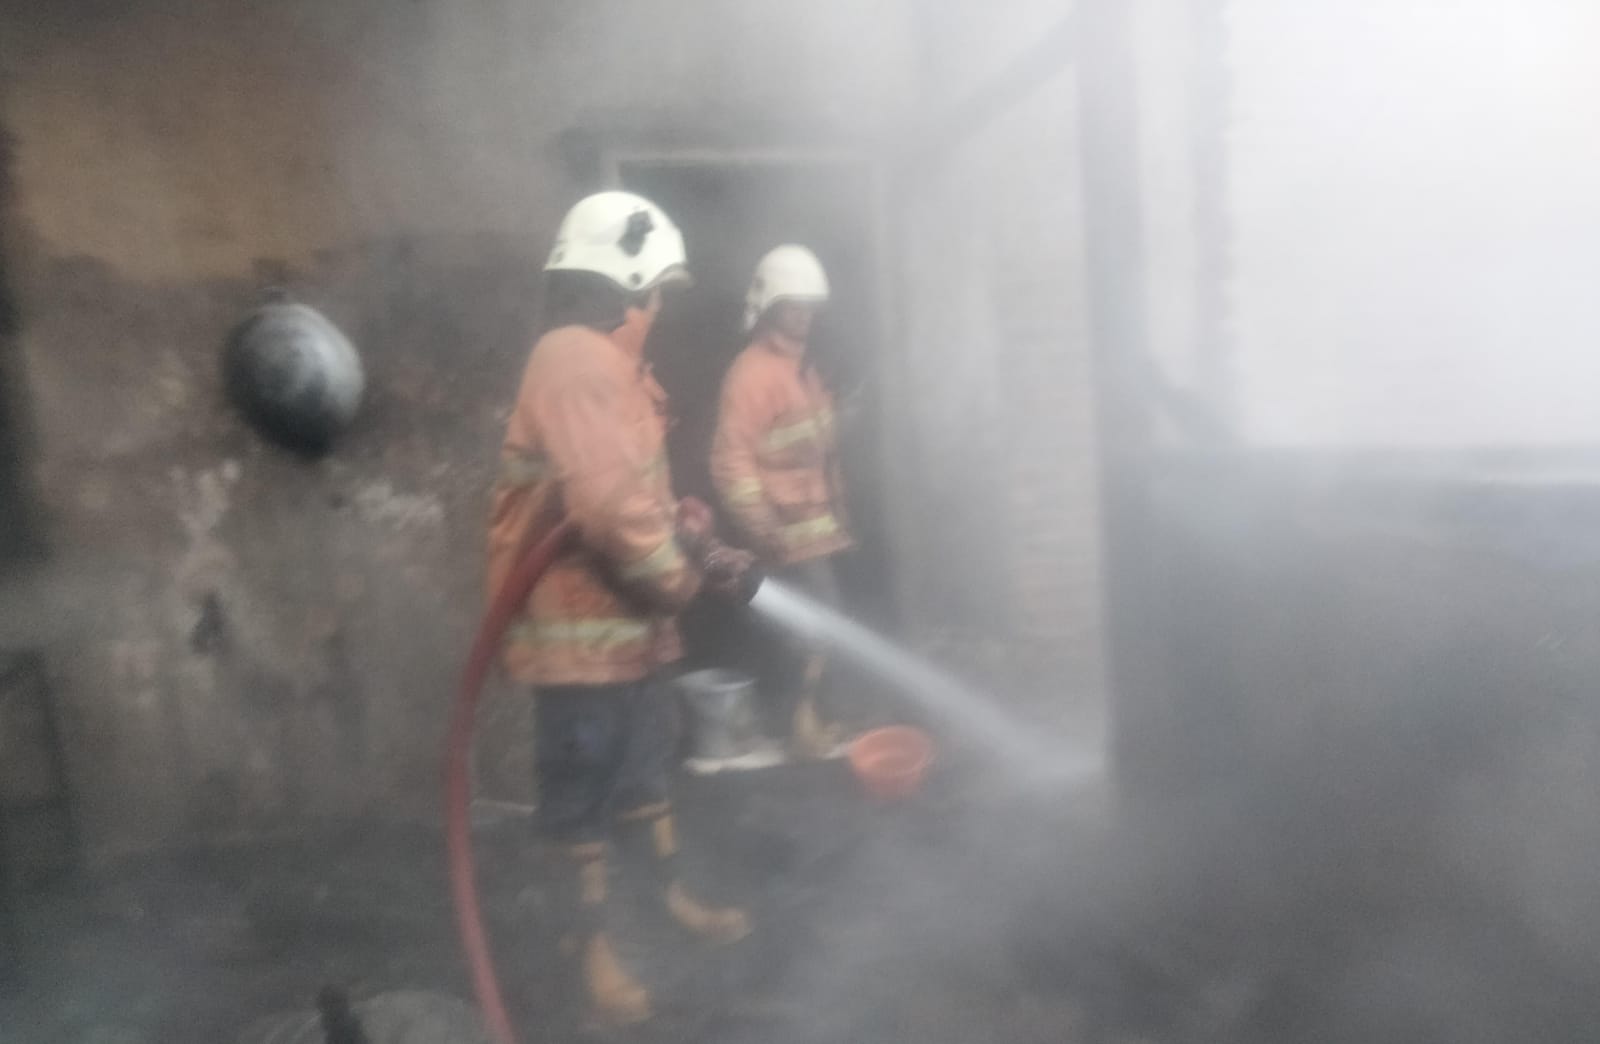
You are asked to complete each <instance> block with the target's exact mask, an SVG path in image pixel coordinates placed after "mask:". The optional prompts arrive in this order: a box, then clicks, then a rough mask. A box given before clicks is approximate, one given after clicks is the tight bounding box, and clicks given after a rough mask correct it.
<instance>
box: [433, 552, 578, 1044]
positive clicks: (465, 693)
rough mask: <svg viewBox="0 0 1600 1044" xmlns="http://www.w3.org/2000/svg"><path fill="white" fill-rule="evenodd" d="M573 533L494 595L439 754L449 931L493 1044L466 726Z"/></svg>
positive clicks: (493, 997) (500, 1007)
mask: <svg viewBox="0 0 1600 1044" xmlns="http://www.w3.org/2000/svg"><path fill="white" fill-rule="evenodd" d="M576 532H577V527H576V526H574V525H573V524H572V522H571V521H563V522H562V523H561V524H560V525H558V526H556V528H555V529H553V530H551V531H550V534H549V535H548V536H546V537H545V538H544V539H543V540H541V541H539V542H538V543H537V544H535V545H533V547H532V548H531V549H529V551H528V552H527V554H525V555H523V556H522V558H521V559H520V560H519V561H518V562H517V564H516V565H515V566H513V567H512V570H511V575H510V576H508V577H507V578H506V581H505V583H504V584H502V585H501V586H500V590H499V592H498V593H496V594H495V596H494V601H493V602H491V603H490V604H489V609H488V611H487V612H485V613H484V614H483V620H482V622H480V623H479V624H478V635H477V637H476V638H474V639H473V642H472V653H471V655H470V656H468V657H467V666H466V669H465V670H463V671H462V672H461V683H460V685H459V686H458V688H457V689H456V702H455V709H454V711H453V712H452V713H451V718H450V739H449V745H448V747H447V748H446V753H445V772H444V822H445V845H446V848H447V850H448V853H449V859H450V893H451V896H452V897H453V899H454V901H455V914H456V929H457V930H458V931H459V932H460V933H461V947H462V949H463V950H464V951H465V952H466V957H467V964H468V966H469V967H470V968H471V970H472V990H473V993H474V994H475V995H476V997H477V1000H478V1009H479V1010H480V1011H481V1012H482V1013H483V1018H484V1021H485V1022H486V1023H487V1024H488V1028H489V1035H490V1036H491V1037H492V1038H494V1041H495V1044H517V1034H516V1031H515V1030H513V1029H512V1028H511V1016H510V1015H509V1014H507V1012H506V1006H505V1000H504V999H503V998H502V997H501V996H500V980H499V978H498V977H497V976H496V975H495V970H494V957H493V956H492V955H491V953H490V951H489V936H488V933H487V932H485V931H484V928H483V912H482V910H480V909H479V906H478V878H477V871H476V868H475V867H474V865H473V860H472V817H471V814H470V810H469V808H468V804H469V799H470V791H471V785H472V771H471V765H472V731H473V729H472V726H473V721H474V718H475V715H476V712H477V709H478V696H479V694H480V693H481V692H482V690H483V680H484V678H485V677H487V676H488V674H489V667H490V665H491V664H493V663H494V658H495V654H496V653H497V652H498V651H499V649H500V639H501V637H502V636H503V635H504V634H505V630H506V627H507V626H508V625H509V624H510V623H511V618H512V617H513V616H514V615H516V613H517V611H518V609H520V608H521V606H522V604H523V602H525V601H526V600H527V598H528V592H530V591H532V590H533V585H534V584H536V583H538V581H539V577H541V576H543V575H544V571H545V570H546V569H549V568H550V564H551V563H552V562H554V561H555V560H556V556H558V555H559V554H561V552H562V551H563V550H564V549H565V548H566V545H567V542H568V541H569V540H571V539H572V537H573V536H574V534H575V533H576Z"/></svg>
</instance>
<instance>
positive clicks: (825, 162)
mask: <svg viewBox="0 0 1600 1044" xmlns="http://www.w3.org/2000/svg"><path fill="white" fill-rule="evenodd" d="M596 159H597V160H598V168H599V169H598V173H599V175H600V181H601V184H602V185H604V186H605V187H606V188H611V189H622V188H625V187H626V186H625V184H624V179H623V172H624V170H625V169H626V168H627V167H629V166H655V167H680V168H696V167H698V168H711V169H730V168H732V169H749V168H753V167H789V168H802V169H803V168H806V167H827V168H835V169H837V168H844V169H847V170H848V169H851V168H854V169H855V170H858V171H859V172H860V176H861V178H862V181H863V183H864V185H865V188H866V192H867V202H868V211H869V213H870V215H871V223H872V227H871V228H870V229H868V230H867V242H868V244H869V248H870V249H871V251H872V255H873V256H872V258H871V263H870V266H869V267H870V268H871V270H872V273H873V292H872V295H871V300H872V307H873V310H874V312H875V313H876V316H877V319H876V325H877V330H876V331H875V332H876V336H877V342H878V350H877V352H876V353H875V359H874V364H873V366H872V368H871V371H870V372H871V374H872V377H873V378H874V379H875V380H877V381H878V382H879V387H880V388H881V389H882V390H883V394H881V395H880V396H879V400H878V402H879V408H880V409H881V410H882V411H883V414H884V415H883V416H882V418H881V419H880V423H879V425H878V440H877V445H876V446H875V447H874V451H875V453H876V454H877V457H878V459H877V461H876V464H877V467H876V469H875V471H876V473H877V474H878V475H879V476H881V479H880V481H879V483H878V489H877V490H876V491H875V495H876V496H877V497H878V499H879V506H880V508H881V510H882V519H883V533H884V537H885V539H886V540H887V541H889V543H890V544H891V545H893V543H894V542H896V541H898V540H901V539H904V537H905V535H906V534H910V533H914V532H915V530H914V529H913V528H912V527H911V525H910V523H909V520H908V518H907V513H908V512H909V511H910V504H911V500H910V498H909V497H908V496H907V495H906V493H905V491H904V489H903V487H902V483H903V482H904V481H905V478H904V474H905V469H903V468H897V467H896V466H895V464H896V456H897V455H896V453H895V447H896V444H897V439H899V438H900V436H899V435H898V434H897V433H898V432H899V431H900V430H901V427H902V426H903V425H904V424H905V423H906V418H905V416H904V411H903V410H902V409H900V408H898V407H896V406H895V405H894V397H893V396H892V395H891V394H889V391H890V390H891V389H894V388H897V387H904V386H905V383H906V382H905V376H904V375H905V372H906V366H907V362H908V360H907V355H908V348H909V346H907V345H906V344H905V343H904V340H905V339H904V338H903V337H902V336H900V334H899V333H898V331H900V330H903V329H905V324H904V323H903V322H901V321H900V312H899V308H900V301H901V297H902V295H901V293H900V290H899V288H900V271H899V269H898V268H897V267H896V266H895V265H894V264H893V262H892V258H893V256H894V254H893V250H892V246H893V241H894V239H893V237H894V233H895V225H894V221H895V215H896V214H897V213H898V209H897V208H896V207H895V206H894V205H893V204H894V199H893V196H892V194H891V193H892V186H893V185H894V183H895V177H894V170H895V168H894V164H893V161H892V159H891V158H890V157H889V156H887V155H884V154H882V153H878V152H872V151H866V150H862V149H859V148H850V147H845V146H826V145H728V146H708V145H689V146H657V145H646V144H636V143H627V142H619V141H609V142H602V143H600V144H599V147H598V149H597V153H596ZM897 476H899V477H897ZM882 553H883V556H884V561H885V562H886V563H887V571H888V578H889V584H890V586H891V588H892V589H891V591H890V592H889V611H890V613H891V614H892V616H893V618H894V620H895V621H897V622H898V623H903V622H904V621H906V620H909V619H911V616H910V614H909V613H908V609H909V607H910V602H909V598H910V595H911V587H910V585H909V584H908V583H907V581H906V578H905V574H904V572H903V563H905V562H906V561H907V556H906V555H905V554H904V553H903V551H902V550H900V549H897V548H895V547H893V546H889V547H885V548H883V549H882Z"/></svg>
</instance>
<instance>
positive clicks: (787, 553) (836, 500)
mask: <svg viewBox="0 0 1600 1044" xmlns="http://www.w3.org/2000/svg"><path fill="white" fill-rule="evenodd" d="M827 300H828V278H827V275H826V273H824V272H823V270H822V265H821V263H820V262H818V260H817V258H816V256H815V255H814V254H812V252H811V251H810V250H807V249H806V248H805V247H803V246H794V245H786V246H780V247H777V248H776V249H774V250H772V251H771V252H769V253H768V254H767V255H766V256H765V257H763V258H762V259H761V261H760V263H759V264H758V265H757V266H756V271H755V276H754V278H753V279H752V280H751V283H750V291H749V293H748V295H747V296H746V298H745V329H746V330H748V331H749V333H750V341H749V344H748V346H747V347H746V348H745V349H744V351H743V352H741V353H740V354H739V357H738V358H737V359H735V360H734V363H733V366H732V367H731V368H730V369H729V371H728V375H727V377H726V378H725V379H724V381H723V385H722V402H721V406H720V410H719V414H718V420H717V432H716V436H715V438H714V440H713V443H712V451H711V473H712V478H713V480H714V481H715V484H716V488H717V493H718V495H719V496H720V497H721V500H722V503H723V506H724V507H725V508H726V509H727V512H728V514H729V515H730V516H732V518H733V520H734V524H735V527H736V529H737V531H738V534H739V537H740V538H741V539H742V541H743V542H744V543H745V544H746V545H747V546H749V547H750V548H752V549H753V550H754V551H755V552H756V554H757V555H758V556H759V557H760V559H761V560H762V562H763V563H764V564H765V565H767V567H768V571H769V573H770V574H771V575H773V576H775V577H778V578H780V579H783V580H785V581H786V582H788V583H790V584H791V585H793V586H796V587H798V588H800V589H801V590H802V591H804V592H805V593H807V594H809V595H810V596H811V597H813V598H816V599H819V600H821V601H823V602H824V603H827V604H830V605H836V604H837V603H838V601H839V589H838V581H837V578H836V576H835V572H834V563H833V556H835V555H837V554H838V553H839V552H841V551H844V550H846V549H847V548H849V547H850V546H851V543H852V541H851V538H850V533H849V531H848V530H847V529H846V522H847V520H846V518H845V512H844V500H843V496H844V491H843V486H842V484H841V482H840V472H839V458H838V439H837V435H836V432H835V424H834V412H833V396H832V394H831V393H830V392H829V390H828V388H827V387H826V386H825V385H824V384H823V381H822V378H821V377H820V376H819V375H818V373H817V370H816V367H815V365H814V364H813V361H812V359H811V358H810V357H809V355H808V341H809V338H810V334H811V325H812V320H813V318H814V317H815V315H816V312H817V309H818V308H820V307H821V306H822V305H823V304H824V303H825V302H826V301H827ZM770 659H771V660H772V661H774V662H773V667H774V669H773V670H772V671H771V672H770V677H769V678H768V679H767V680H768V683H769V684H768V687H769V688H771V689H774V690H776V691H775V692H773V694H772V695H773V696H774V697H775V698H777V699H778V700H779V701H780V707H781V708H782V711H783V717H785V718H787V724H788V726H789V728H790V730H791V732H790V742H791V746H792V747H793V748H794V749H795V750H796V751H797V752H798V753H800V754H802V755H806V756H811V757H823V756H826V755H828V754H830V753H832V752H833V751H834V749H835V748H836V747H837V746H838V742H839V729H838V727H837V726H836V725H834V724H831V723H830V722H829V721H828V720H827V715H825V713H824V708H823V707H822V706H821V705H820V703H819V696H820V690H821V683H822V679H823V674H824V670H825V667H826V663H827V657H826V652H825V649H824V647H823V646H822V645H821V644H820V643H819V642H817V641H815V640H814V639H810V638H804V637H802V638H798V639H796V638H792V637H787V636H786V637H781V638H780V639H779V640H778V643H777V648H775V649H774V650H773V655H772V657H771V658H770Z"/></svg>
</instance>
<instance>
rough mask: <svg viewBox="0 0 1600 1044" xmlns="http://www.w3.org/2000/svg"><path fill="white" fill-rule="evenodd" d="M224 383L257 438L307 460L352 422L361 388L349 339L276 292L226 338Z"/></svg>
mask: <svg viewBox="0 0 1600 1044" xmlns="http://www.w3.org/2000/svg"><path fill="white" fill-rule="evenodd" d="M223 379H224V382H225V385H226V389H227V393H228V398H229V400H230V401H231V402H232V403H233V404H234V406H235V407H237V408H238V409H239V411H240V412H241V413H243V414H244V416H245V417H246V419H248V420H249V421H250V423H251V425H252V426H254V427H255V429H256V430H257V431H258V432H260V433H261V434H262V435H263V436H265V437H267V438H269V439H271V440H272V441H274V442H276V443H278V444H279V445H282V446H284V447H287V448H289V449H292V450H294V451H296V452H299V453H305V454H308V455H312V456H320V455H322V454H324V453H326V452H327V451H328V450H329V449H330V448H331V447H332V445H333V442H334V440H335V439H336V438H337V437H338V435H339V434H340V433H341V432H342V431H344V430H345V429H346V428H347V427H348V426H349V425H350V423H351V421H353V420H354V419H355V415H356V411H357V410H358V409H359V408H360V405H361V396H362V392H363V390H364V389H365V385H366V377H365V374H364V372H363V370H362V366H361V356H360V354H359V353H357V351H356V348H355V345H353V344H351V343H350V339H349V338H348V337H346V336H345V335H344V333H343V332H342V331H341V330H340V329H339V328H338V327H337V326H335V325H334V324H333V323H332V321H330V320H329V319H328V318H327V317H326V316H324V315H323V314H322V313H321V312H319V311H317V310H316V309H315V308H312V307H310V306H309V305H303V304H299V303H297V302H295V301H292V300H290V299H289V297H288V295H287V294H284V293H282V292H280V291H273V292H271V293H269V295H268V297H267V299H266V301H265V302H264V303H263V304H262V305H261V307H259V308H257V309H256V310H255V311H254V312H252V313H251V314H250V315H249V316H247V317H246V318H245V319H244V320H243V321H242V322H241V323H239V325H237V326H235V327H234V328H233V330H232V331H231V332H229V334H228V339H227V343H226V345H225V346H224V350H223Z"/></svg>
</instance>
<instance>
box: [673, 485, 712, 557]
mask: <svg viewBox="0 0 1600 1044" xmlns="http://www.w3.org/2000/svg"><path fill="white" fill-rule="evenodd" d="M677 530H678V540H682V541H683V544H685V546H690V548H696V546H699V544H702V543H706V541H707V540H712V538H714V536H715V532H717V516H715V514H712V509H710V506H709V504H706V501H702V500H701V498H698V496H685V498H683V500H680V501H678V517H677Z"/></svg>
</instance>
